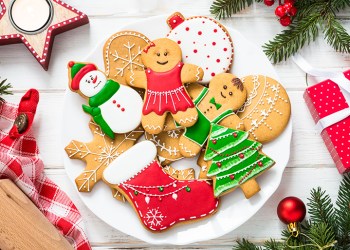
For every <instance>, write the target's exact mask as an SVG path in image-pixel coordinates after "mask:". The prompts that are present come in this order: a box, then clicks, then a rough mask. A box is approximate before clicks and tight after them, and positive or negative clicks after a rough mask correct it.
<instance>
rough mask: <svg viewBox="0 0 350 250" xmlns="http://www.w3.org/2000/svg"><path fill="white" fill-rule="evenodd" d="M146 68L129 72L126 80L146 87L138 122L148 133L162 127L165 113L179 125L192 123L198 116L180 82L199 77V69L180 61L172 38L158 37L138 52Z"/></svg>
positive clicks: (178, 49)
mask: <svg viewBox="0 0 350 250" xmlns="http://www.w3.org/2000/svg"><path fill="white" fill-rule="evenodd" d="M141 58H142V62H143V64H144V65H145V66H146V68H147V69H146V71H135V72H134V75H133V76H131V75H130V74H129V73H128V74H127V77H126V82H127V83H128V84H129V85H131V82H133V84H132V86H134V87H137V88H144V89H146V93H145V98H144V105H143V110H142V126H143V127H144V129H145V131H146V132H148V133H150V134H159V133H160V132H161V131H163V129H164V123H165V120H166V116H167V114H168V113H170V114H171V115H172V117H173V118H174V120H175V121H176V122H178V123H179V124H180V125H181V126H184V127H189V126H192V125H193V124H194V123H195V122H196V120H197V117H198V114H197V110H196V108H195V106H194V104H193V101H192V100H191V98H190V97H189V95H188V93H187V91H186V89H185V87H184V86H183V84H184V83H191V82H196V81H199V80H201V79H202V76H203V70H202V69H201V68H200V67H198V66H196V65H192V64H184V63H183V62H182V52H181V48H180V47H179V45H178V44H177V43H175V42H174V41H172V40H170V39H167V38H160V39H157V40H154V41H153V42H151V43H150V44H149V45H148V46H147V47H146V48H144V50H143V51H142V53H141Z"/></svg>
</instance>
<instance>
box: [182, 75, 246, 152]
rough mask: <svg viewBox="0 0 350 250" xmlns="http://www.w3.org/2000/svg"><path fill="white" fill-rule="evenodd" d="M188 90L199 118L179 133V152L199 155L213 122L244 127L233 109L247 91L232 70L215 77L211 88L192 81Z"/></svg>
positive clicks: (240, 103) (235, 108) (241, 100)
mask: <svg viewBox="0 0 350 250" xmlns="http://www.w3.org/2000/svg"><path fill="white" fill-rule="evenodd" d="M188 91H189V93H190V95H191V97H192V98H193V99H194V103H195V104H196V107H197V110H198V120H197V122H196V123H195V124H194V125H193V126H192V127H189V128H185V132H184V133H183V134H182V136H181V137H180V141H179V145H180V153H181V154H182V155H183V156H184V157H193V156H195V155H197V154H198V153H199V152H200V150H201V148H202V146H203V145H204V143H205V142H206V141H207V138H208V135H209V132H210V127H211V124H222V125H225V126H227V127H230V128H235V129H241V130H243V129H244V125H243V122H242V121H241V120H240V119H239V118H238V116H237V115H236V114H235V113H234V111H235V110H237V109H239V108H240V107H241V106H242V105H243V104H244V102H245V100H246V97H247V92H246V90H245V88H244V86H243V83H242V82H241V80H240V79H239V78H237V77H235V76H234V75H232V74H229V73H221V74H219V75H216V76H215V77H213V79H212V80H211V81H210V83H209V88H205V87H203V86H201V85H199V84H192V85H190V86H189V88H188Z"/></svg>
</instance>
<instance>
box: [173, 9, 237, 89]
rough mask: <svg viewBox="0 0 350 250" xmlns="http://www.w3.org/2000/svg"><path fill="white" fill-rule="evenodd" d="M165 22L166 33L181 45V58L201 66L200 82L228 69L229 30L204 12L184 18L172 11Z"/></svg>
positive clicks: (231, 57) (229, 59) (229, 61)
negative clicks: (168, 30)
mask: <svg viewBox="0 0 350 250" xmlns="http://www.w3.org/2000/svg"><path fill="white" fill-rule="evenodd" d="M167 23H168V25H169V27H170V28H171V31H170V32H169V34H168V35H167V37H168V38H170V39H172V40H174V41H175V42H177V43H178V44H179V46H180V47H181V49H182V53H183V62H184V63H192V64H195V65H198V66H200V67H201V68H202V69H203V70H204V77H203V80H202V82H203V83H208V82H209V81H210V79H211V78H212V77H213V76H215V75H217V74H219V73H223V72H227V71H229V70H230V67H231V64H232V62H233V52H234V50H233V43H232V39H231V36H230V34H229V32H228V31H227V30H226V28H225V27H224V26H223V25H222V24H220V23H219V22H218V21H216V20H214V19H212V18H209V17H205V16H194V17H190V18H187V19H185V18H184V17H183V16H182V14H181V13H179V12H176V13H174V14H172V15H171V16H170V17H169V18H168V19H167Z"/></svg>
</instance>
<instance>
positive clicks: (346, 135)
mask: <svg viewBox="0 0 350 250" xmlns="http://www.w3.org/2000/svg"><path fill="white" fill-rule="evenodd" d="M344 76H345V77H346V78H347V79H348V80H349V85H350V70H348V71H345V72H344ZM304 99H305V101H306V104H307V106H308V108H309V110H310V113H311V115H312V118H313V119H314V121H315V123H318V122H319V121H320V119H322V118H325V117H329V116H330V115H332V114H335V113H337V112H339V111H342V110H344V109H347V108H349V104H348V103H347V101H346V99H345V97H344V95H343V93H342V91H341V89H340V88H339V86H338V85H337V84H336V83H335V82H333V81H332V80H329V79H328V80H325V81H323V82H320V83H318V84H316V85H313V86H311V87H309V88H307V89H306V91H305V93H304ZM321 135H322V138H323V140H324V142H325V144H326V146H327V148H328V151H329V152H330V154H331V156H332V158H333V160H334V162H335V165H336V167H337V169H338V171H339V173H341V174H343V173H346V172H349V171H350V116H348V117H346V118H345V119H343V120H341V121H339V122H337V123H335V124H333V125H330V126H328V127H327V128H325V129H323V130H322V132H321Z"/></svg>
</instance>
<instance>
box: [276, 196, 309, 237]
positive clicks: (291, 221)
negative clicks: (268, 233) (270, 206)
mask: <svg viewBox="0 0 350 250" xmlns="http://www.w3.org/2000/svg"><path fill="white" fill-rule="evenodd" d="M277 215H278V218H279V219H280V220H281V221H282V222H283V223H285V224H287V225H288V230H289V231H290V232H291V233H292V234H293V236H298V234H299V232H298V228H297V222H301V221H303V220H304V218H305V215H306V207H305V204H304V202H303V201H302V200H300V199H299V198H297V197H293V196H290V197H286V198H284V199H283V200H281V201H280V203H279V204H278V207H277Z"/></svg>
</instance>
